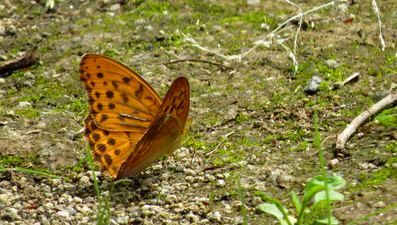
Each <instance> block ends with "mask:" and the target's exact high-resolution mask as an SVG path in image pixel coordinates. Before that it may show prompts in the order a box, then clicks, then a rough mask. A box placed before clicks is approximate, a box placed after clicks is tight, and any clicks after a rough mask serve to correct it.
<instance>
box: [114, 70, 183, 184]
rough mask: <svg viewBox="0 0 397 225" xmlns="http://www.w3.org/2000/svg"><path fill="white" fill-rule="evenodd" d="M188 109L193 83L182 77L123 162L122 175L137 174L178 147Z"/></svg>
mask: <svg viewBox="0 0 397 225" xmlns="http://www.w3.org/2000/svg"><path fill="white" fill-rule="evenodd" d="M188 113H189V83H188V81H187V79H186V78H184V77H179V78H177V79H176V80H175V81H174V82H173V84H172V85H171V87H170V89H169V90H168V92H167V94H166V96H165V97H164V100H163V103H162V104H161V106H160V109H159V111H158V112H157V115H156V117H155V120H154V121H153V123H152V124H151V126H150V128H149V130H148V131H147V132H146V133H145V135H144V136H143V137H142V139H141V140H140V141H139V142H138V143H137V145H136V147H135V150H134V151H133V152H132V153H131V155H129V156H128V158H127V160H126V161H125V162H124V163H123V165H122V167H121V169H120V171H119V174H118V178H122V177H130V176H134V175H137V174H139V173H140V172H141V171H142V170H144V169H145V168H146V167H148V166H149V165H150V164H152V163H153V162H154V161H155V160H156V159H158V158H160V157H161V156H163V155H165V154H169V153H171V152H172V151H174V150H175V149H176V148H178V147H179V144H180V136H181V135H182V133H183V130H184V127H185V123H186V120H187V117H188Z"/></svg>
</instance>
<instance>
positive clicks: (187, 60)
mask: <svg viewBox="0 0 397 225" xmlns="http://www.w3.org/2000/svg"><path fill="white" fill-rule="evenodd" d="M181 62H200V63H208V64H211V65H214V66H218V67H222V68H225V69H229V70H232V69H233V68H232V67H230V66H226V65H224V64H222V63H217V62H210V61H207V60H202V59H180V60H171V61H170V62H165V63H158V64H162V65H169V64H176V63H181Z"/></svg>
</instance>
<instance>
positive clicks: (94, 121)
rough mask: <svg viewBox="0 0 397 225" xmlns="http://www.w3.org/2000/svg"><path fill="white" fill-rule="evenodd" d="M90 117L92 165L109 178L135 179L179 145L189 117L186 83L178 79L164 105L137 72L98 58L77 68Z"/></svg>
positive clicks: (86, 58) (87, 123) (89, 58)
mask: <svg viewBox="0 0 397 225" xmlns="http://www.w3.org/2000/svg"><path fill="white" fill-rule="evenodd" d="M80 80H82V81H83V82H84V83H85V86H86V90H87V95H88V102H89V106H90V113H89V115H88V116H87V118H86V120H85V127H86V133H85V136H86V137H87V139H88V141H89V143H90V146H91V149H92V150H93V155H94V158H95V161H96V162H98V163H99V165H100V166H101V169H102V171H103V172H104V173H105V174H107V175H109V176H111V177H113V178H123V177H131V176H135V175H138V174H139V173H140V172H141V171H143V170H144V169H145V168H147V167H148V166H149V165H150V164H152V163H153V162H154V161H155V160H157V159H158V158H160V157H161V156H163V155H165V154H169V153H171V152H172V151H174V150H175V149H176V148H177V147H178V146H179V143H180V137H181V135H182V133H183V130H184V127H185V123H186V120H187V116H188V112H189V83H188V81H187V79H186V78H184V77H179V78H177V79H176V80H175V81H174V82H173V83H172V85H171V87H170V89H169V90H168V92H167V94H166V95H165V97H164V99H163V101H161V100H160V97H159V96H158V95H157V93H156V92H155V91H154V90H153V88H152V87H151V86H150V85H149V84H148V83H146V81H144V80H143V79H142V78H141V77H140V76H139V75H138V74H137V73H135V72H134V71H132V70H131V69H129V68H128V67H126V66H124V65H122V64H121V63H119V62H117V61H115V60H113V59H110V58H107V57H105V56H101V55H95V54H86V55H84V56H83V58H82V60H81V63H80Z"/></svg>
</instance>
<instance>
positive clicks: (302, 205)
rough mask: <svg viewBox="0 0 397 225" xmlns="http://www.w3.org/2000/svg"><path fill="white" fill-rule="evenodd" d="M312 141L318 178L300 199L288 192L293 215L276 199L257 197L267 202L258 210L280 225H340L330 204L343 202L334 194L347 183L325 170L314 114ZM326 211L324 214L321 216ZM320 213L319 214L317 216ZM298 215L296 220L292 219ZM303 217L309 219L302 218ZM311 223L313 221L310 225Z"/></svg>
mask: <svg viewBox="0 0 397 225" xmlns="http://www.w3.org/2000/svg"><path fill="white" fill-rule="evenodd" d="M313 124H314V130H315V138H314V145H315V146H316V148H317V149H318V152H319V156H318V157H319V161H320V171H321V173H322V174H321V175H319V176H316V177H314V178H312V179H311V180H310V181H309V182H308V183H307V184H306V186H305V189H304V191H303V193H304V194H303V197H302V199H299V197H298V194H297V193H295V192H294V191H291V193H290V195H291V201H292V203H293V205H294V206H295V214H293V213H290V214H289V213H288V212H289V211H288V209H287V208H286V207H285V206H283V204H282V203H281V202H280V201H279V200H277V199H275V198H271V197H269V196H267V195H266V194H265V193H263V192H261V191H259V192H256V195H258V196H259V197H261V198H262V200H264V201H266V202H265V203H263V204H260V205H259V206H258V210H259V211H262V212H264V213H267V214H270V215H272V216H274V217H276V218H277V220H278V221H279V223H280V224H281V225H287V224H288V225H292V224H294V225H300V224H328V225H334V224H339V221H338V220H337V219H336V218H335V217H333V216H332V210H331V203H332V202H335V201H343V199H344V196H343V194H341V193H339V192H337V191H336V190H338V189H340V188H342V187H344V186H345V185H346V181H345V180H344V179H343V178H342V177H341V176H339V175H328V174H327V171H326V166H325V159H324V152H323V150H322V148H321V137H320V133H319V131H318V117H317V112H316V111H315V112H314V118H313ZM324 208H325V211H326V213H325V214H324V213H321V210H322V209H324ZM318 212H320V213H318ZM294 215H297V218H296V217H295V216H294ZM305 215H310V216H308V217H305ZM312 220H314V221H312Z"/></svg>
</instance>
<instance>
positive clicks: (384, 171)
mask: <svg viewBox="0 0 397 225" xmlns="http://www.w3.org/2000/svg"><path fill="white" fill-rule="evenodd" d="M393 162H394V163H395V162H397V157H393V158H392V159H389V160H388V163H389V164H391V163H393ZM388 179H397V170H396V169H395V168H393V167H392V166H391V165H390V166H388V167H384V168H380V169H379V170H377V171H374V172H373V173H372V174H368V173H367V172H365V173H361V174H360V175H359V180H360V181H361V183H360V184H359V185H357V186H356V187H354V188H352V189H353V191H359V190H362V189H366V188H368V187H372V186H374V185H379V184H382V183H383V182H385V181H386V180H388Z"/></svg>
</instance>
